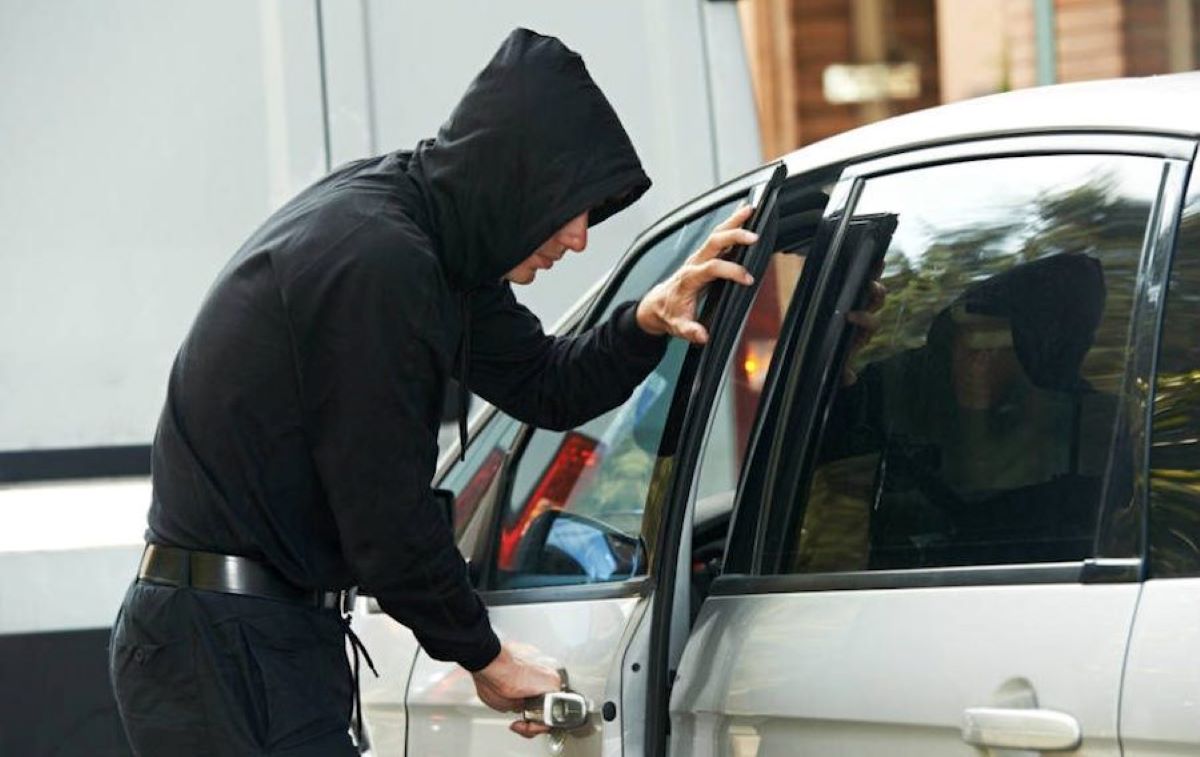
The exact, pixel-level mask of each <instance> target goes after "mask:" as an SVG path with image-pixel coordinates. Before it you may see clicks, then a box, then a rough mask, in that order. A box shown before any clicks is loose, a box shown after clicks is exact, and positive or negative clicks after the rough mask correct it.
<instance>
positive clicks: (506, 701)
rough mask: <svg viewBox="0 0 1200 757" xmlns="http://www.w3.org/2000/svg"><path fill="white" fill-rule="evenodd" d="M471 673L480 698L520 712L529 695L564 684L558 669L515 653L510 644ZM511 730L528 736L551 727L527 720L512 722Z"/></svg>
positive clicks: (497, 705) (490, 705) (488, 702)
mask: <svg viewBox="0 0 1200 757" xmlns="http://www.w3.org/2000/svg"><path fill="white" fill-rule="evenodd" d="M471 675H472V676H473V677H474V679H475V693H476V694H478V695H479V699H480V700H481V701H482V702H483V703H484V704H486V705H487V706H488V707H491V708H492V709H493V710H498V711H499V712H521V711H522V710H524V708H525V700H526V699H527V698H528V697H538V696H541V695H543V694H545V693H547V692H551V691H558V690H559V689H560V688H561V687H562V680H561V679H560V678H559V677H558V672H557V671H555V670H553V669H551V668H548V667H546V666H545V665H538V664H536V663H532V662H526V661H525V660H522V659H521V658H519V657H517V656H516V655H515V654H513V652H512V650H511V649H510V648H509V647H508V645H504V646H502V647H501V648H500V654H499V655H497V656H496V659H494V660H492V661H491V662H490V663H489V664H488V666H487V667H486V668H483V669H482V670H478V671H476V672H474V673H472V674H471ZM509 729H510V730H512V731H513V733H519V734H520V735H522V736H524V737H525V738H527V739H529V738H533V737H534V736H538V735H540V734H543V733H549V732H550V728H549V726H547V725H546V724H544V723H531V722H528V721H525V720H517V721H515V722H513V723H512V725H510V726H509Z"/></svg>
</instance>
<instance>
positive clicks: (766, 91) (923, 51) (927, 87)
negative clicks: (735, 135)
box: [740, 0, 941, 156]
mask: <svg viewBox="0 0 1200 757" xmlns="http://www.w3.org/2000/svg"><path fill="white" fill-rule="evenodd" d="M740 6H741V12H742V19H743V28H744V29H745V31H746V35H747V47H748V48H749V50H750V60H751V71H752V73H753V75H754V81H755V92H756V96H757V98H758V108H759V123H760V124H762V128H763V147H764V151H765V152H766V153H767V154H768V156H773V155H781V154H784V153H786V152H789V151H791V150H794V149H796V148H797V147H800V146H802V145H806V144H810V143H812V142H816V141H817V140H820V139H824V138H825V137H829V136H832V135H834V134H837V133H839V132H842V131H845V130H847V129H851V128H854V127H855V126H859V125H861V124H864V123H868V122H870V121H877V120H879V119H881V118H886V117H888V116H892V115H897V114H899V113H906V112H908V111H911V110H919V109H921V108H927V107H929V106H931V105H936V104H938V103H939V102H941V91H940V88H941V80H940V76H939V70H940V67H939V66H940V64H939V60H938V54H937V52H938V28H937V23H936V13H935V3H934V0H850V1H849V2H847V1H846V0H743V2H742V3H740ZM877 63H878V64H904V63H912V64H916V65H917V66H918V70H919V93H918V94H917V95H916V96H915V97H906V98H903V99H900V98H892V99H884V100H874V101H863V102H855V103H836V102H831V101H830V97H829V96H828V92H827V86H826V81H825V76H826V71H827V70H828V69H829V67H830V66H842V65H851V66H858V65H866V64H877Z"/></svg>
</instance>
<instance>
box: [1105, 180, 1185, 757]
mask: <svg viewBox="0 0 1200 757" xmlns="http://www.w3.org/2000/svg"><path fill="white" fill-rule="evenodd" d="M1198 187H1200V182H1198V181H1197V177H1196V175H1195V173H1194V172H1193V174H1192V178H1191V189H1190V190H1189V192H1188V200H1187V203H1186V205H1185V207H1184V211H1183V215H1182V217H1181V222H1180V225H1179V231H1178V235H1177V242H1176V245H1175V254H1174V259H1173V261H1172V264H1171V275H1170V280H1169V284H1168V287H1167V297H1166V313H1165V316H1164V318H1163V326H1162V338H1161V348H1160V352H1159V358H1158V364H1157V366H1156V376H1155V389H1154V416H1153V437H1152V444H1151V447H1150V475H1149V486H1150V500H1149V502H1150V510H1149V526H1150V538H1149V553H1148V557H1149V560H1148V568H1147V571H1146V575H1147V581H1146V585H1145V588H1143V590H1142V596H1141V601H1140V602H1138V609H1137V618H1136V619H1135V621H1134V626H1133V634H1132V636H1131V637H1130V640H1129V656H1128V662H1127V663H1126V671H1125V685H1124V695H1123V696H1122V697H1121V744H1122V746H1123V747H1124V749H1125V754H1126V755H1158V754H1195V753H1196V752H1197V751H1200V718H1198V717H1197V697H1198V696H1200V660H1198V659H1197V657H1196V654H1195V650H1196V648H1197V645H1200V339H1198V338H1197V334H1200V188H1198Z"/></svg>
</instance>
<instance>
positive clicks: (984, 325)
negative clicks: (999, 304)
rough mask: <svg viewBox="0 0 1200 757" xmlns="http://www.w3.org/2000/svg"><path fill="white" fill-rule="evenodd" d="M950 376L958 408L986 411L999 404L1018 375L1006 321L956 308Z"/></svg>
mask: <svg viewBox="0 0 1200 757" xmlns="http://www.w3.org/2000/svg"><path fill="white" fill-rule="evenodd" d="M953 317H954V343H953V347H952V348H951V359H950V373H951V383H952V384H953V387H954V399H955V401H956V402H958V405H959V407H963V408H967V409H971V410H987V409H988V408H991V407H994V406H995V405H996V404H997V403H999V402H1000V401H1001V400H1002V399H1003V398H1004V396H1005V395H1006V394H1008V392H1009V390H1010V389H1011V388H1012V386H1013V384H1014V382H1016V380H1017V379H1018V378H1019V377H1020V375H1021V364H1020V362H1018V360H1017V355H1016V352H1015V351H1014V350H1013V343H1012V327H1011V326H1010V324H1009V321H1008V319H1007V318H994V317H991V316H985V315H976V314H973V313H967V312H965V310H962V309H959V308H956V309H955V311H954V313H953Z"/></svg>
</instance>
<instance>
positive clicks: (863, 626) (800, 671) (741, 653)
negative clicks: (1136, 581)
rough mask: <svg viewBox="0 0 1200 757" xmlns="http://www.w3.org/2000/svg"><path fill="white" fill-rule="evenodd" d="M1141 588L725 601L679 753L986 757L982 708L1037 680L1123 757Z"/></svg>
mask: <svg viewBox="0 0 1200 757" xmlns="http://www.w3.org/2000/svg"><path fill="white" fill-rule="evenodd" d="M1138 591H1139V587H1138V586H1137V585H1095V586H1084V585H1079V584H1075V585H1053V584H1050V585H1029V586H971V587H936V588H922V589H888V590H856V591H823V592H811V593H797V594H764V595H751V596H743V597H710V598H709V599H708V600H707V602H706V604H705V606H704V608H703V609H702V610H701V613H700V617H699V618H698V620H697V624H696V626H695V628H694V629H693V634H692V637H691V639H690V641H689V642H688V647H687V650H686V651H685V652H684V657H683V660H682V662H681V663H680V667H679V675H678V678H677V679H676V682H675V689H674V692H673V694H672V697H671V717H672V742H671V749H672V754H676V755H685V754H686V755H696V756H697V757H699V756H700V755H718V754H720V755H727V754H733V755H739V757H741V756H744V757H751V756H757V757H767V756H768V755H784V754H795V753H797V749H800V750H802V752H803V753H805V754H821V755H824V754H854V755H876V754H877V755H888V756H889V757H891V756H892V755H913V756H914V757H917V756H918V755H919V756H920V757H935V756H936V755H975V754H979V752H978V751H977V750H976V749H975V748H974V747H971V746H968V745H967V744H966V743H964V742H963V741H962V738H961V733H960V727H961V718H962V714H963V711H964V710H965V709H966V708H968V707H980V706H1006V705H1007V706H1021V705H1018V704H1012V703H1010V702H1007V701H1006V698H1008V697H1011V696H1013V693H1014V692H1019V691H1020V690H1021V689H1022V688H1023V684H1021V683H1020V681H1021V679H1024V680H1025V681H1027V682H1028V684H1029V686H1030V687H1031V691H1032V692H1033V693H1034V694H1035V695H1036V699H1037V705H1038V706H1039V707H1043V708H1048V709H1053V710H1059V711H1062V712H1065V713H1068V714H1070V715H1071V716H1073V717H1074V718H1076V720H1077V721H1078V722H1079V724H1080V726H1081V727H1082V729H1083V738H1084V741H1083V748H1082V751H1083V752H1084V753H1086V754H1089V755H1103V754H1110V755H1116V754H1120V750H1119V748H1118V744H1117V705H1118V692H1119V690H1120V678H1121V665H1122V660H1123V657H1124V650H1125V641H1126V639H1127V638H1128V635H1129V626H1130V623H1131V620H1132V618H1133V612H1134V606H1135V604H1136V601H1137V595H1138Z"/></svg>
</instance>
